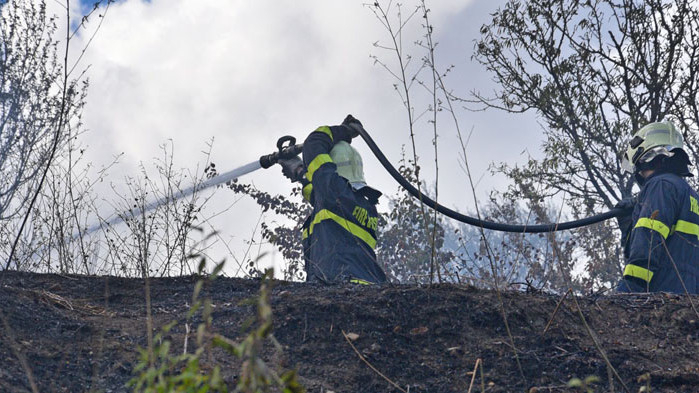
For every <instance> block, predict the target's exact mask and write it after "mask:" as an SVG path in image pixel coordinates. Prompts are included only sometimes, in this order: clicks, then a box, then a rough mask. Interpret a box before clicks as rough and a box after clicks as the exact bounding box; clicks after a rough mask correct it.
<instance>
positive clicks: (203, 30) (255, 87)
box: [74, 0, 538, 248]
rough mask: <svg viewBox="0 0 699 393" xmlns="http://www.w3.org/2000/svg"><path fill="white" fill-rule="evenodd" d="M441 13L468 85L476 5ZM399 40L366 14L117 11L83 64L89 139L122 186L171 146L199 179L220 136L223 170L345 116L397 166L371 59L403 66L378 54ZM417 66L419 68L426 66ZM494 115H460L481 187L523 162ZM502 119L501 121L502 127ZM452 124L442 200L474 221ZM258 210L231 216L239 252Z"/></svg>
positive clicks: (173, 8)
mask: <svg viewBox="0 0 699 393" xmlns="http://www.w3.org/2000/svg"><path fill="white" fill-rule="evenodd" d="M433 3H434V4H432V5H431V8H432V13H431V14H430V18H431V21H432V23H433V24H434V25H435V26H436V30H435V34H437V35H438V37H437V38H438V40H439V41H443V42H445V43H446V44H447V47H448V49H449V50H448V52H445V53H441V54H440V55H441V56H443V57H441V58H440V59H443V63H442V64H450V63H452V64H456V65H457V70H456V71H455V72H456V73H458V72H459V69H460V67H463V69H466V70H468V71H470V72H471V71H472V70H473V69H474V68H473V66H472V65H469V64H468V63H469V60H468V59H469V58H470V50H471V49H472V42H471V40H472V39H474V38H475V36H474V35H473V34H475V32H477V31H478V27H479V26H476V25H473V24H472V23H471V24H468V23H466V24H465V23H464V20H465V19H466V18H467V17H469V18H471V19H473V18H472V17H473V15H469V14H468V13H469V12H470V10H471V9H472V7H470V5H471V2H469V1H457V0H453V1H452V0H450V1H446V0H441V1H439V2H433ZM493 7H494V6H493ZM478 9H479V10H481V9H483V6H482V5H480V6H479V8H478ZM489 11H492V10H489ZM479 12H481V11H479ZM485 17H487V15H482V16H481V18H485ZM418 18H419V17H418ZM475 19H476V20H479V19H478V18H475ZM469 20H470V19H469ZM480 20H483V21H484V20H485V19H480ZM97 22H98V18H94V17H93V18H92V19H91V23H90V28H89V29H88V30H86V31H85V32H84V33H83V34H81V35H80V36H79V40H82V41H81V42H76V43H75V44H74V51H77V50H79V48H81V47H82V46H84V45H85V43H86V42H87V39H89V36H90V32H91V31H92V30H93V29H94V28H95V26H96V23H97ZM420 23H421V21H420V20H419V19H416V20H415V23H413V24H411V25H409V27H408V28H407V30H406V31H405V39H404V44H405V47H406V48H409V49H410V50H411V51H413V49H412V48H413V42H414V41H415V40H417V39H420V37H421V35H422V34H423V33H422V32H421V30H420V29H421V27H420ZM464 31H467V33H463V32H464ZM447 33H448V35H447ZM457 33H463V36H461V35H458V34H457ZM439 34H445V35H443V36H439ZM388 38H389V37H388V33H387V32H386V31H385V30H384V29H383V28H382V26H381V24H380V23H379V21H377V20H376V19H375V18H374V16H373V14H372V13H371V12H370V10H369V9H368V8H366V7H365V6H363V5H362V2H348V1H340V0H334V1H328V0H304V1H294V2H280V1H272V0H256V1H245V0H238V1H225V2H223V1H216V0H153V1H151V2H145V1H141V0H126V1H121V2H118V3H114V4H112V5H111V6H110V9H109V11H108V13H107V16H106V21H105V22H104V24H103V25H102V27H101V29H100V30H99V32H98V34H97V35H96V38H95V39H94V41H93V42H92V43H91V45H90V47H89V50H88V52H87V54H86V56H85V58H84V59H83V64H84V65H88V64H89V65H90V69H89V71H88V75H89V78H90V90H89V95H88V104H87V106H86V107H85V118H84V120H85V124H86V126H87V128H88V129H89V130H90V133H89V134H88V137H87V141H88V144H89V145H90V150H89V153H90V154H91V158H92V160H93V161H96V163H97V164H98V165H99V164H105V163H107V161H108V160H107V158H108V157H111V156H112V155H113V154H117V153H119V152H124V153H125V157H124V160H123V162H124V165H122V166H121V169H120V171H119V172H117V173H116V174H115V176H113V177H112V181H114V182H118V181H119V180H120V179H121V177H123V175H124V174H125V173H130V174H135V164H136V163H138V162H140V161H145V162H149V161H151V159H152V158H153V157H155V156H158V155H159V154H160V153H159V148H158V146H159V145H160V144H161V143H163V142H164V141H165V140H167V139H168V138H171V139H172V140H173V141H174V146H175V150H176V151H175V159H176V161H177V163H178V164H179V165H181V166H183V167H188V168H193V167H194V166H195V165H196V163H199V162H201V159H202V155H201V153H200V152H201V151H202V150H204V148H205V143H206V141H208V140H209V139H210V138H215V142H214V150H213V160H214V161H215V162H216V163H217V164H218V167H219V168H220V169H221V170H224V171H225V170H229V169H232V168H234V167H237V166H239V165H243V164H246V163H248V162H250V161H253V160H255V159H256V158H258V157H259V156H260V155H262V154H266V153H269V152H271V151H273V150H274V146H275V142H276V140H277V138H278V137H280V136H282V135H285V134H293V135H295V136H296V137H298V138H299V139H300V140H303V138H305V136H306V134H307V133H308V132H309V131H311V130H313V129H314V128H315V127H316V126H318V125H320V124H331V123H339V122H340V121H341V120H342V118H343V117H344V116H345V115H346V114H347V113H353V114H355V115H356V116H357V117H358V118H360V119H361V120H362V121H363V122H364V124H365V126H366V128H367V129H368V130H369V131H371V132H373V133H374V136H375V139H376V140H377V142H378V143H379V144H380V146H381V147H382V148H383V149H384V150H385V153H386V155H387V156H388V157H390V158H391V159H392V160H394V161H397V160H398V158H399V153H400V146H401V145H402V144H408V143H410V140H409V138H408V132H407V129H406V127H407V126H406V125H407V117H406V115H405V110H404V109H403V107H402V103H401V102H400V100H399V98H398V96H397V95H396V94H395V92H394V91H393V90H392V84H393V83H394V82H395V81H394V80H393V79H392V78H391V77H390V75H389V74H388V73H387V72H385V71H383V70H382V69H381V68H380V67H378V66H375V65H373V64H372V60H371V59H370V58H369V55H370V54H381V56H382V59H385V60H386V61H387V62H389V63H390V64H393V59H392V56H394V55H392V54H390V53H383V52H382V51H380V50H378V49H376V48H374V47H373V46H372V44H373V43H374V42H376V41H381V42H387V39H388ZM75 54H77V52H76V53H75ZM419 56H420V55H419V54H418V55H417V57H418V58H415V59H414V60H413V61H414V62H417V61H419ZM483 78H484V75H483V74H482V73H481V74H478V75H470V74H467V75H465V76H461V77H458V78H453V81H454V83H458V84H459V85H458V86H452V87H454V88H455V89H456V90H458V91H460V92H462V93H464V94H465V93H466V92H468V90H470V89H471V88H472V85H470V83H471V80H474V83H475V81H480V80H482V79H483ZM486 78H487V77H486ZM462 84H463V85H462ZM418 91H419V89H417V88H416V89H415V92H418ZM420 110H421V109H419V108H418V111H420ZM487 116H488V115H482V114H472V113H469V112H462V113H460V121H461V125H462V128H463V129H464V131H465V132H468V131H469V130H470V129H471V126H475V131H474V138H473V142H472V143H474V144H475V143H477V144H478V145H476V146H474V145H471V146H470V147H469V148H470V153H469V154H472V155H473V156H472V157H470V158H471V160H472V163H473V164H474V168H475V172H476V173H475V176H476V177H479V176H481V175H482V174H483V173H484V171H485V169H486V168H487V166H488V164H489V163H490V162H491V161H493V160H506V161H511V160H513V159H517V158H516V157H513V156H514V155H515V154H517V153H519V152H520V151H521V150H522V149H523V148H522V146H519V145H516V146H512V145H506V144H504V143H503V142H501V141H502V140H503V137H504V136H506V135H507V136H508V137H511V136H512V129H508V127H512V128H514V126H513V124H515V123H514V122H513V121H512V120H511V119H510V120H502V119H508V118H502V117H501V116H502V114H498V113H492V114H489V116H491V118H490V120H489V119H488V117H487ZM492 116H494V117H497V119H496V120H492V119H493V117H492ZM443 124H444V125H445V128H444V129H442V130H441V131H440V137H441V138H442V139H441V140H442V142H440V148H441V149H442V151H441V153H440V155H441V159H442V162H441V163H440V166H441V171H442V172H441V173H442V182H441V185H442V187H443V188H442V189H441V191H440V192H441V195H442V197H443V200H445V201H446V203H447V205H450V206H455V205H456V206H458V207H459V208H461V209H469V208H471V206H472V202H468V201H469V200H471V198H470V196H468V195H469V194H468V192H467V187H466V186H465V185H466V179H465V177H464V176H463V174H462V172H461V169H460V168H459V165H458V159H457V157H458V154H459V151H460V148H457V147H456V146H455V135H454V131H453V129H452V127H449V126H446V125H447V124H449V123H448V121H447V120H446V119H444V120H443ZM517 124H520V126H519V128H518V135H522V137H521V138H520V139H519V140H520V141H522V140H528V141H529V143H530V145H531V143H532V138H531V135H536V133H537V132H538V127H537V126H536V125H535V124H534V123H533V122H531V120H529V121H528V122H527V121H522V120H521V119H518V122H517ZM494 127H500V128H494ZM419 131H420V133H421V134H420V135H418V143H419V144H420V152H419V154H420V156H421V157H422V158H423V164H424V166H425V168H426V171H425V172H423V173H424V174H426V175H427V176H428V177H429V176H432V175H431V174H430V169H429V168H430V167H431V165H432V164H431V162H432V161H433V160H434V158H433V156H432V149H433V147H432V144H431V140H432V134H431V130H430V129H429V127H428V125H427V124H426V123H425V122H424V121H423V122H421V123H420V130H419ZM524 135H528V136H529V137H528V138H525V137H524ZM515 139H516V138H515ZM534 146H535V145H534ZM528 147H532V146H528ZM358 148H359V149H360V151H361V152H363V153H364V154H365V155H368V154H370V153H369V151H368V149H367V148H366V147H364V146H363V144H361V143H359V144H358ZM496 151H503V154H502V155H500V154H496V153H494V152H496ZM514 152H516V153H514ZM364 161H365V163H366V165H367V168H366V171H367V178H368V180H369V181H370V182H373V183H374V184H376V185H377V186H378V187H379V188H382V189H384V191H385V193H387V194H392V193H393V192H394V190H395V189H396V185H395V183H394V182H393V180H392V179H390V178H389V177H388V175H387V174H386V173H385V171H384V170H383V169H382V168H381V167H380V166H379V165H378V163H377V161H376V160H374V159H372V158H369V157H366V158H365V160H364ZM445 179H451V180H445ZM454 179H457V180H454ZM246 180H249V181H254V182H255V183H256V185H257V186H258V187H260V188H262V189H265V190H268V191H271V192H275V193H284V192H288V191H289V189H290V186H289V184H287V182H286V180H285V179H284V178H282V176H281V174H280V171H279V169H278V168H272V169H270V170H268V171H266V172H261V171H258V172H257V173H255V174H253V175H251V176H250V177H249V178H248V179H246ZM428 181H433V180H429V178H428ZM497 185H498V184H497V180H493V179H491V178H489V177H488V178H487V179H486V180H485V181H484V183H483V184H482V185H481V186H480V187H479V191H480V192H482V193H485V192H486V191H487V190H488V189H490V188H491V187H493V186H497ZM232 198H233V195H224V196H217V198H216V199H217V200H218V202H217V203H219V204H223V203H225V202H224V201H225V200H231V199H232ZM251 207H252V206H250V205H249V204H246V205H245V206H244V209H236V208H235V207H234V210H233V211H231V212H230V213H227V214H228V215H229V216H228V217H235V220H234V221H236V223H237V225H236V228H233V226H232V225H230V224H226V223H230V222H231V221H232V219H231V218H227V219H221V221H220V222H221V223H223V224H221V225H223V226H226V228H219V229H222V230H223V231H224V232H225V231H228V233H230V234H233V235H234V236H236V239H237V240H236V241H238V242H240V240H241V239H242V237H244V236H248V233H249V230H248V229H246V230H245V231H244V232H241V231H240V230H239V229H240V228H251V227H252V226H254V223H255V220H256V219H257V214H258V213H257V212H253V213H250V212H247V211H244V210H251ZM253 210H254V209H253ZM241 244H242V243H241ZM234 247H238V248H240V247H241V245H240V244H238V245H235V246H234Z"/></svg>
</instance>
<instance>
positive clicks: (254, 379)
mask: <svg viewBox="0 0 699 393" xmlns="http://www.w3.org/2000/svg"><path fill="white" fill-rule="evenodd" d="M273 276H274V274H273V271H272V269H268V270H267V271H266V272H265V274H264V276H263V280H262V286H261V287H260V294H259V296H257V297H255V298H252V299H249V300H246V301H244V302H243V304H249V305H255V306H256V307H257V315H256V316H255V317H253V318H251V319H250V320H248V321H247V322H246V324H245V325H246V326H248V328H249V329H250V332H249V333H248V334H247V336H246V337H245V339H244V340H243V341H242V342H241V343H239V344H236V343H234V342H232V341H231V340H229V339H227V338H226V337H223V336H221V335H215V336H214V339H213V344H214V345H215V346H217V347H220V348H222V349H223V350H225V351H226V352H228V353H230V354H233V355H235V356H237V357H238V358H240V359H242V360H243V365H242V369H241V372H240V376H239V378H238V386H237V387H236V392H242V393H265V392H268V391H270V388H271V387H278V388H280V389H281V391H282V392H283V393H303V392H305V391H306V390H305V389H304V388H303V386H301V384H300V383H299V382H298V381H297V378H296V371H293V370H287V371H284V372H283V373H282V374H281V375H279V374H277V372H275V371H274V370H273V369H271V368H270V367H269V366H268V365H267V363H265V361H264V360H263V359H262V358H261V352H262V348H263V344H264V343H265V341H271V342H272V344H274V347H275V349H276V351H277V352H279V353H281V351H282V347H281V345H280V344H279V342H278V341H277V340H276V338H274V335H273V334H272V330H273V329H272V328H273V325H272V307H271V306H270V304H269V289H270V283H271V278H272V277H273Z"/></svg>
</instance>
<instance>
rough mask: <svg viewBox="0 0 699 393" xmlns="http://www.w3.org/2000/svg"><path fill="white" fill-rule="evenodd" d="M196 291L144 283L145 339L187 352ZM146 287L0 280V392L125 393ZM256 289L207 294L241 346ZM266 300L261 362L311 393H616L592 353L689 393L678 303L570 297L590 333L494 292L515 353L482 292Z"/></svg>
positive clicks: (14, 277)
mask: <svg viewBox="0 0 699 393" xmlns="http://www.w3.org/2000/svg"><path fill="white" fill-rule="evenodd" d="M197 280H198V278H197V277H179V278H158V279H151V280H150V286H151V294H152V313H153V318H154V324H155V328H156V329H157V328H158V327H160V326H163V325H165V324H166V323H168V322H171V321H178V323H177V324H176V325H175V327H174V328H173V329H172V330H171V331H170V333H169V336H168V338H169V339H170V340H171V341H172V343H173V349H174V350H178V351H182V348H183V345H184V344H183V343H184V337H185V334H186V327H185V320H186V313H187V311H188V309H189V307H190V304H191V301H192V290H193V287H194V284H195V282H196V281H197ZM144 287H145V286H144V281H143V280H139V279H126V278H117V277H85V276H59V275H43V274H30V273H19V272H0V391H2V392H26V391H31V389H32V386H31V382H30V380H31V381H33V382H34V384H35V387H36V389H37V390H38V391H39V392H87V391H94V392H98V391H102V392H122V391H128V388H126V387H125V384H126V382H127V381H128V380H129V379H131V378H132V376H133V373H132V370H133V368H134V365H135V364H136V363H137V361H138V353H137V348H138V347H139V346H141V347H145V346H146V309H145V304H146V303H145V296H144V293H145V291H144ZM259 287H260V281H258V280H246V279H237V278H218V279H216V280H214V281H213V282H211V283H210V285H208V286H207V287H205V291H204V293H203V296H208V297H210V298H211V299H212V301H213V304H214V306H215V307H214V311H213V329H214V331H215V332H217V333H220V334H223V335H225V336H226V337H228V338H230V339H232V340H235V341H237V340H241V339H242V337H243V334H244V330H243V324H244V323H245V321H246V320H248V319H249V318H250V317H251V316H252V315H254V312H255V309H254V308H253V307H252V306H249V305H241V301H243V300H245V299H250V298H252V297H254V296H255V295H256V294H257V292H258V289H259ZM270 298H271V304H272V307H273V316H274V336H275V337H276V339H277V340H278V341H279V342H280V343H281V344H282V348H283V352H282V353H281V354H279V353H275V351H273V350H272V348H268V354H269V356H267V361H268V363H270V364H274V365H276V366H278V367H281V368H286V369H295V370H297V371H298V375H299V379H300V381H301V383H302V384H303V385H304V386H305V387H306V388H307V391H308V392H318V393H321V392H323V393H325V392H330V391H333V392H337V393H340V392H369V393H371V392H400V391H401V389H402V390H403V391H406V392H407V391H409V392H411V393H417V392H435V393H438V392H440V393H441V392H468V391H469V385H470V384H471V381H472V379H473V380H474V381H473V382H474V386H473V387H472V389H471V391H472V392H480V391H481V390H482V388H483V387H484V388H485V391H487V392H574V391H579V390H573V389H571V388H568V387H567V386H566V385H567V382H568V381H569V380H570V379H571V378H574V377H578V378H580V379H584V378H585V377H587V376H596V377H598V378H599V380H600V382H598V383H597V386H596V387H595V390H594V391H597V392H607V391H615V392H624V391H625V388H624V386H622V384H621V382H620V381H619V380H617V379H616V377H614V375H613V373H612V372H611V371H610V369H609V368H608V366H607V364H606V362H605V360H604V356H603V353H604V355H606V357H607V358H608V359H609V361H610V363H611V365H612V366H613V367H614V369H615V370H616V372H618V375H619V377H620V379H621V381H623V383H624V384H625V385H626V388H627V389H628V391H629V392H633V393H636V392H638V391H639V389H640V388H641V387H643V386H646V384H648V383H649V384H650V387H651V391H652V392H699V322H698V319H699V318H697V315H696V314H695V312H694V310H693V308H692V305H691V304H690V299H689V298H688V297H686V296H677V295H667V294H654V295H643V296H641V295H612V296H598V297H583V298H578V301H579V304H580V308H581V310H580V311H581V312H582V315H584V317H585V320H586V323H587V324H588V326H589V330H588V329H587V328H586V327H585V323H583V320H582V318H581V315H580V313H579V312H578V308H577V307H576V305H575V302H574V301H573V299H572V297H571V296H568V297H567V298H566V299H565V300H564V301H563V302H562V303H561V306H560V308H559V309H558V311H557V312H556V313H555V316H554V310H556V306H557V304H558V303H559V300H560V299H561V296H560V295H547V294H525V293H520V292H503V293H502V300H503V303H504V306H505V310H506V313H507V318H508V322H509V327H510V330H511V333H512V336H513V338H514V347H513V343H512V341H511V340H510V338H509V335H508V333H507V330H506V328H505V324H504V323H503V314H502V308H501V306H500V302H499V300H498V294H497V293H496V292H493V291H486V290H480V289H475V288H472V287H465V286H456V285H437V286H432V287H430V288H427V287H416V286H408V285H400V286H355V285H349V284H348V285H339V286H324V285H314V284H303V283H288V282H275V283H274V284H273V290H272V292H271V296H270ZM691 300H692V301H693V302H694V303H695V304H699V297H693V298H692V299H691ZM552 316H553V318H552ZM550 320H552V322H551V323H550V327H549V328H548V330H547V331H546V332H544V330H545V328H546V327H547V324H548V323H549V321H550ZM343 332H344V333H347V334H349V333H353V334H351V335H350V336H351V337H352V338H354V340H353V341H352V340H348V339H347V338H346V337H345V335H344V334H343ZM592 336H594V339H593V337H592ZM595 340H596V341H597V345H596V344H595ZM190 346H191V344H190ZM270 347H271V345H270ZM515 349H516V350H515ZM600 350H601V351H600ZM515 353H516V354H517V356H515ZM477 359H480V363H481V364H482V371H481V370H480V369H479V370H477V372H476V374H475V377H474V375H473V371H474V366H475V364H476V361H477ZM207 362H211V363H217V364H220V365H222V367H223V371H224V375H225V378H226V380H227V381H229V382H230V384H229V386H234V384H235V379H236V372H237V370H239V367H240V364H239V362H238V360H237V359H235V358H232V357H230V356H227V355H225V354H223V353H222V352H220V353H218V352H216V351H214V352H213V355H212V357H211V358H209V359H208V360H207ZM518 363H519V364H520V365H521V371H520V367H519V366H518ZM370 365H371V366H372V367H373V368H374V369H372V367H370ZM206 366H207V365H205V367H206ZM208 366H210V364H209V365H208ZM377 371H378V372H380V373H382V374H383V376H381V375H379V373H378V372H377ZM644 375H647V376H649V378H650V379H649V382H647V381H645V380H644V378H643V377H642V376H644ZM384 376H385V378H384ZM610 379H611V380H613V382H611V383H612V385H613V386H611V385H610ZM389 380H390V381H392V382H393V384H392V383H391V382H389ZM394 384H395V385H394ZM396 386H398V387H396Z"/></svg>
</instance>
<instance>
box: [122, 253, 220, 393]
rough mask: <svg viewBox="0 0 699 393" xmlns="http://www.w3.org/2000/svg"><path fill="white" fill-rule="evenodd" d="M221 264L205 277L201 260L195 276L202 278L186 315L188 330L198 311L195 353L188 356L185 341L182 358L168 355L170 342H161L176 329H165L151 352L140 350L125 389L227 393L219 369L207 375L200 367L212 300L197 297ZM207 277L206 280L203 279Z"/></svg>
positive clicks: (154, 392) (139, 392) (142, 392)
mask: <svg viewBox="0 0 699 393" xmlns="http://www.w3.org/2000/svg"><path fill="white" fill-rule="evenodd" d="M223 266H224V262H221V263H219V264H218V265H216V267H215V268H214V270H213V272H212V273H211V274H210V275H208V276H204V275H203V273H204V272H205V268H206V260H205V259H204V258H202V259H201V261H200V263H199V268H198V269H197V270H198V273H199V275H200V276H201V277H202V278H201V279H199V280H198V281H197V283H196V284H195V285H194V294H193V296H192V306H191V307H190V309H189V311H188V312H187V322H188V323H187V325H186V326H187V327H189V321H191V319H192V318H193V317H194V316H195V315H196V314H197V312H198V311H199V310H201V317H202V323H200V324H199V326H198V328H197V350H196V351H195V352H194V353H188V352H187V338H188V336H187V338H185V345H184V347H185V349H184V352H183V353H182V354H181V355H175V354H173V353H171V352H170V349H171V345H172V344H171V341H170V340H167V339H164V337H166V336H167V335H168V333H169V332H170V330H171V329H172V328H173V327H174V326H175V324H176V322H170V323H169V324H167V325H165V326H164V327H163V328H162V329H160V332H159V333H158V334H156V336H155V337H154V339H153V343H154V344H153V347H152V348H139V350H138V351H139V353H140V358H139V362H138V363H137V364H136V367H134V373H137V375H136V377H134V378H133V379H131V380H130V381H129V382H128V384H127V386H128V387H131V388H133V391H134V392H136V393H170V392H183V393H184V392H186V393H190V392H191V393H200V392H228V386H227V385H226V384H225V382H224V381H223V379H222V378H221V368H220V367H219V366H218V365H215V366H214V367H213V368H212V369H211V370H210V371H205V370H203V369H202V368H201V366H200V360H201V358H202V357H203V356H204V353H205V352H206V350H207V349H208V348H210V345H208V343H206V341H205V338H206V337H207V336H210V335H209V334H207V332H208V331H209V330H210V328H211V323H212V317H211V310H212V308H211V299H209V298H205V299H203V300H202V299H200V298H199V294H200V293H201V289H202V287H203V286H204V284H205V283H207V282H211V281H213V280H214V279H215V278H216V277H217V276H218V274H219V273H220V272H221V270H223ZM204 277H206V278H204Z"/></svg>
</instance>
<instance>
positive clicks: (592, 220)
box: [260, 128, 624, 233]
mask: <svg viewBox="0 0 699 393" xmlns="http://www.w3.org/2000/svg"><path fill="white" fill-rule="evenodd" d="M358 132H359V136H361V137H362V139H364V142H366V144H367V146H369V149H370V150H371V152H372V153H374V156H376V158H377V159H378V160H379V162H380V163H381V165H383V167H384V168H385V169H386V171H388V173H389V174H390V175H391V176H392V177H393V178H394V179H395V180H396V181H397V182H398V184H400V185H401V187H403V188H404V189H405V190H406V191H407V192H408V193H409V194H410V195H412V196H413V197H415V198H417V199H418V200H420V202H422V203H424V204H425V205H427V206H428V207H430V208H431V209H434V210H436V211H438V212H439V213H441V214H444V215H445V216H447V217H449V218H452V219H454V220H456V221H459V222H462V223H464V224H468V225H473V226H477V227H481V228H484V229H490V230H494V231H500V232H519V233H542V232H555V231H563V230H567V229H574V228H579V227H583V226H587V225H591V224H596V223H598V222H602V221H604V220H608V219H610V218H612V217H618V216H621V215H623V214H624V210H623V209H619V208H614V209H611V210H610V211H608V212H605V213H602V214H597V215H594V216H591V217H587V218H583V219H580V220H574V221H568V222H560V223H552V224H535V225H521V224H519V225H515V224H503V223H498V222H492V221H487V220H482V219H479V218H475V217H470V216H467V215H465V214H462V213H459V212H457V211H454V210H452V209H449V208H448V207H445V206H443V205H440V204H439V203H437V202H436V201H435V200H433V199H432V198H430V197H428V196H427V195H425V194H423V193H422V192H420V191H419V190H418V189H417V188H415V186H413V185H412V184H410V182H409V181H408V180H407V179H406V178H405V177H403V176H402V175H401V174H400V173H399V172H398V171H397V170H396V168H395V167H394V166H393V165H392V164H391V162H390V161H389V160H388V159H387V158H386V156H385V155H384V154H383V152H382V151H381V149H379V147H378V146H377V145H376V142H374V140H373V139H372V138H371V136H370V135H369V133H368V132H367V131H366V130H365V129H363V128H359V129H358ZM295 141H296V140H295V138H293V137H291V136H284V137H282V138H280V139H279V141H278V142H277V147H278V149H279V150H278V151H277V152H275V153H272V154H269V155H266V156H262V157H261V158H260V165H261V167H262V168H269V167H270V166H272V165H274V164H275V163H276V162H277V161H278V160H279V159H284V158H289V157H291V156H295V155H298V154H299V153H300V152H301V151H302V149H303V145H302V144H298V145H297V144H295V143H294V142H295ZM287 142H289V143H288V144H285V143H287Z"/></svg>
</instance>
